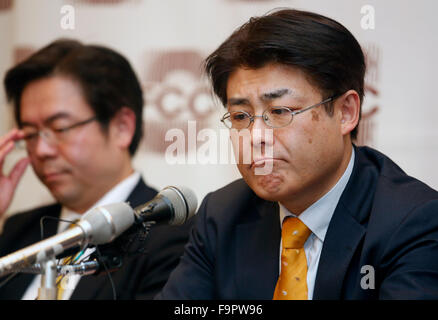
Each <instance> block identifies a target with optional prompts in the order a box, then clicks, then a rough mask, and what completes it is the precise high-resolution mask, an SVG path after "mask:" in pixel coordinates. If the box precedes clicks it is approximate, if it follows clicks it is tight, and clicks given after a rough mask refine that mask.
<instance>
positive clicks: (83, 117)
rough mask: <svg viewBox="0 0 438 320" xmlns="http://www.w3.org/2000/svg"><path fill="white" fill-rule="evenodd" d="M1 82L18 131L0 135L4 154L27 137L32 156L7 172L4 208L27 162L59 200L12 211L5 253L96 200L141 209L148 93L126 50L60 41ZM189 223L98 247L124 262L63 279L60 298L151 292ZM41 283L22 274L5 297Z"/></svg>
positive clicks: (2, 239) (0, 244)
mask: <svg viewBox="0 0 438 320" xmlns="http://www.w3.org/2000/svg"><path fill="white" fill-rule="evenodd" d="M4 83H5V88H6V93H7V96H8V98H9V100H10V101H11V102H12V104H13V107H14V114H15V119H16V122H17V124H18V128H19V129H14V130H12V131H11V132H9V133H8V134H6V135H5V136H3V137H2V138H1V139H0V162H1V163H3V160H4V158H5V156H6V155H7V154H8V153H9V152H10V151H11V150H12V148H13V145H14V144H15V143H17V142H20V141H21V142H24V144H25V148H26V149H27V152H28V158H26V159H22V160H20V161H18V162H17V164H16V166H15V167H14V168H13V169H12V170H11V173H10V174H9V176H5V175H3V174H2V175H1V176H0V190H1V193H2V197H1V198H0V214H1V213H4V212H5V211H6V209H7V207H8V206H9V204H10V201H11V199H12V195H13V193H14V190H15V187H16V185H17V184H18V181H19V179H20V177H21V175H22V174H23V172H24V170H25V168H26V166H27V164H28V163H29V162H30V163H31V165H32V168H33V170H34V171H35V173H36V175H37V176H38V178H39V179H40V180H41V182H42V183H43V184H44V185H45V186H46V187H47V188H48V189H49V191H50V193H51V194H52V195H53V197H54V198H55V199H56V201H57V203H56V204H54V205H50V206H44V207H41V208H36V209H34V210H31V211H29V212H25V213H22V214H15V215H12V216H11V217H10V218H9V219H8V220H7V221H6V223H5V225H4V228H3V232H2V234H1V235H0V256H5V255H7V254H9V253H11V252H14V251H16V250H19V249H21V248H23V247H26V246H28V245H31V244H33V243H35V242H37V241H39V240H41V236H40V234H41V232H42V230H41V228H40V222H41V221H42V219H43V220H44V221H42V225H43V226H44V228H43V229H44V230H43V231H44V236H45V237H49V236H52V235H54V234H56V233H57V232H62V231H63V230H65V228H66V227H68V224H66V223H63V222H59V220H56V219H47V218H45V217H47V216H48V217H49V218H50V217H52V218H61V219H64V220H69V221H74V220H76V219H79V218H80V217H81V215H82V214H83V213H85V212H86V211H88V210H90V209H92V208H94V207H96V206H99V205H105V204H109V203H115V202H124V201H128V202H129V203H130V205H131V206H133V207H135V206H137V205H139V204H142V203H145V202H147V201H149V200H151V199H152V198H153V197H154V196H155V195H156V193H157V192H156V190H154V189H153V188H151V187H149V186H147V185H146V184H145V182H144V180H143V179H142V177H141V175H140V173H139V172H137V171H136V170H135V169H134V168H133V165H132V161H131V160H132V157H133V155H134V153H135V151H136V150H137V148H138V145H139V142H140V139H141V137H142V133H143V125H142V117H143V113H142V110H143V93H142V89H141V86H140V83H139V81H138V79H137V77H136V75H135V73H134V71H133V69H132V67H131V66H130V64H129V62H128V61H127V60H126V59H125V58H124V57H123V56H121V55H120V54H119V53H117V52H115V51H113V50H111V49H108V48H105V47H102V46H94V45H84V44H81V43H80V42H77V41H74V40H67V39H66V40H58V41H55V42H53V43H51V44H50V45H48V46H47V47H45V48H43V49H41V50H39V51H38V52H36V53H35V54H33V55H32V56H31V57H29V58H28V59H27V60H25V61H23V62H21V63H20V64H18V65H17V66H15V67H13V68H12V69H11V70H9V71H8V73H7V74H6V77H5V81H4ZM189 226H190V223H188V224H187V225H185V226H182V227H171V226H154V227H152V228H151V230H150V232H149V234H148V236H147V237H146V238H145V239H142V236H141V235H139V234H138V233H137V234H135V233H131V232H130V231H129V232H126V233H125V234H123V235H121V236H120V237H119V238H118V239H116V240H115V241H114V242H113V243H110V244H108V245H104V246H99V252H100V253H101V255H102V256H104V257H106V255H107V260H108V261H110V259H113V258H116V259H123V261H122V265H121V267H120V266H119V265H117V266H114V267H115V269H118V270H117V271H115V272H111V274H110V276H111V279H110V278H109V276H108V274H105V273H102V274H101V275H98V276H87V277H82V278H81V277H80V276H77V275H74V276H71V277H67V278H68V279H69V281H65V280H66V279H67V278H65V279H63V282H62V283H58V286H60V285H63V287H62V288H58V289H59V292H62V294H61V295H60V296H59V297H58V299H113V298H117V299H140V298H144V299H148V298H151V297H153V296H154V295H155V294H156V293H157V292H158V291H159V290H160V288H161V287H162V286H163V285H164V283H165V281H166V279H167V277H168V275H169V273H170V271H171V270H172V269H173V267H174V266H175V265H176V264H177V263H178V261H179V257H180V255H181V254H182V250H183V246H184V244H185V242H186V241H187V237H188V231H187V229H188V228H189ZM128 243H129V244H130V245H129V246H128ZM2 280H5V279H4V278H3V279H2ZM2 282H3V281H2ZM39 286H40V277H34V276H33V275H29V274H18V275H16V276H13V277H12V278H11V279H10V280H8V281H5V283H3V284H2V286H1V287H0V299H35V298H36V297H37V289H38V287H39Z"/></svg>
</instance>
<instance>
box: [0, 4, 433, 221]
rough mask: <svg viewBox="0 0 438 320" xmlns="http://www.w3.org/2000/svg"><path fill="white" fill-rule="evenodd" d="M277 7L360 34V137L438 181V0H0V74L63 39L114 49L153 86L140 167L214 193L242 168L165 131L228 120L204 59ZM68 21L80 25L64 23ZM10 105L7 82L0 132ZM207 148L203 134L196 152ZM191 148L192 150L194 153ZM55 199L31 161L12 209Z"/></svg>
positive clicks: (8, 124) (149, 175) (159, 183)
mask: <svg viewBox="0 0 438 320" xmlns="http://www.w3.org/2000/svg"><path fill="white" fill-rule="evenodd" d="M66 5H71V6H72V8H73V9H74V21H72V20H66V17H67V14H66V13H65V12H63V13H62V12H61V9H62V8H63V7H64V6H66ZM366 5H368V6H371V7H372V9H373V10H374V18H375V20H374V22H375V25H374V29H366V28H364V25H363V24H361V21H362V23H363V19H364V16H365V15H367V14H369V13H370V11H367V12H366V13H361V9H362V8H363V7H364V6H366ZM276 7H293V8H297V9H305V10H310V11H315V12H318V13H321V14H324V15H327V16H330V17H332V18H334V19H336V20H338V21H340V22H341V23H343V24H344V25H345V26H346V27H347V28H348V29H349V30H350V31H351V32H352V33H353V34H354V35H355V36H356V37H357V39H358V40H359V42H360V43H361V44H362V46H363V48H364V49H365V51H366V52H367V60H368V74H367V78H366V80H367V81H366V82H367V92H366V98H365V104H364V107H363V113H364V121H363V128H362V130H361V134H360V143H361V144H368V145H371V146H373V147H376V148H377V149H379V150H381V151H382V152H384V153H386V154H387V155H389V156H390V157H391V158H392V159H393V160H395V161H396V162H397V163H398V164H399V165H400V166H401V167H402V169H404V170H405V171H406V172H407V173H408V174H410V175H413V176H415V177H417V178H419V179H421V180H423V181H425V182H426V183H427V184H429V185H430V186H432V187H434V188H435V189H438V171H437V170H436V169H435V165H436V164H437V163H438V161H437V160H438V131H437V130H436V122H437V119H438V108H437V102H436V101H437V100H436V99H437V97H436V95H435V90H436V88H435V85H436V80H435V77H436V75H437V74H438V67H437V63H436V62H435V59H436V57H438V40H437V37H436V31H437V30H438V20H436V19H435V14H436V12H437V10H438V2H436V1H429V0H417V1H415V2H412V1H409V0H403V1H401V0H385V1H381V0H380V1H377V0H374V1H372V0H369V1H361V0H331V1H326V0H289V1H276V0H257V1H249V0H246V1H245V0H184V1H181V0H69V1H67V0H65V1H64V0H0V45H1V50H0V77H1V79H2V81H3V77H4V74H5V72H6V70H7V69H8V68H10V67H11V66H12V65H13V64H14V63H16V62H17V61H19V60H21V59H23V58H24V57H26V56H27V55H28V54H29V53H30V52H32V51H34V50H37V49H39V48H41V47H42V46H44V45H46V44H48V43H49V42H51V41H53V40H55V39H56V38H59V37H69V38H76V39H79V40H81V41H84V42H86V43H97V44H103V45H106V46H109V47H111V48H114V49H116V50H118V51H119V52H121V53H122V54H124V55H125V56H126V57H127V58H128V59H129V60H130V62H131V63H132V64H133V66H134V67H135V69H136V71H137V74H138V76H139V78H140V79H141V81H142V84H143V86H144V88H145V99H146V105H145V107H146V109H145V111H146V112H145V117H144V120H145V125H146V133H147V135H146V137H145V139H144V140H143V142H142V144H141V148H140V150H139V152H138V153H137V155H136V157H135V159H134V163H135V167H136V168H137V169H138V170H139V171H141V172H142V173H143V175H144V177H145V178H146V181H147V182H148V183H149V184H150V185H152V186H154V187H156V188H157V189H161V188H163V187H164V186H166V185H169V184H182V185H187V186H188V187H191V188H192V189H194V190H195V192H196V193H197V195H198V197H199V201H201V199H202V198H203V197H204V196H205V194H206V193H207V192H210V191H213V190H215V189H217V188H219V187H221V186H223V185H225V184H227V183H228V182H230V181H232V180H234V179H236V178H237V177H239V174H238V172H237V170H236V169H235V167H234V166H233V165H224V164H207V165H202V164H199V162H198V163H195V164H187V163H186V164H175V165H172V164H169V163H167V162H166V161H165V156H164V152H165V150H166V148H167V147H168V146H169V145H170V144H171V143H172V141H167V142H166V141H165V139H164V136H165V133H166V132H167V131H168V130H169V129H171V128H180V129H181V130H183V132H185V133H187V132H188V123H187V121H188V120H196V121H197V122H196V123H197V131H198V132H199V131H200V130H201V129H203V128H213V129H215V130H217V129H219V128H220V123H219V118H220V115H221V114H222V113H223V112H224V111H223V109H222V108H221V106H219V105H218V104H217V103H216V104H215V103H214V102H213V101H212V99H211V96H210V95H209V89H208V84H207V82H206V80H205V78H203V77H202V74H201V72H200V66H201V63H202V59H203V58H205V57H206V55H208V54H209V53H210V52H212V51H213V50H214V49H215V48H216V47H217V46H218V45H219V44H220V43H221V42H222V41H223V40H224V39H225V38H226V37H227V36H228V35H230V34H231V32H232V31H233V30H234V29H235V28H236V27H238V26H240V25H241V24H242V23H244V22H245V21H246V20H247V19H248V18H249V17H251V16H254V15H261V14H263V13H266V12H267V11H269V10H271V9H273V8H276ZM64 8H65V7H64ZM69 13H70V11H69ZM68 17H70V16H68ZM367 17H369V16H367ZM61 22H64V25H61ZM72 22H74V29H67V30H65V29H63V28H62V26H64V27H65V26H66V25H65V23H67V25H68V26H72ZM368 22H369V21H368ZM10 109H11V108H10V107H9V106H7V104H6V101H5V97H4V91H3V89H2V90H0V135H2V134H4V133H6V132H7V131H8V130H10V129H11V128H12V127H13V126H14V124H13V121H12V116H11V110H10ZM200 146H202V142H198V145H197V149H198V150H199V147H200ZM193 150H195V152H196V148H195V149H191V150H188V153H187V156H188V158H187V160H189V158H190V156H191V155H192V156H193V154H194V153H193ZM20 156H23V154H22V153H20V152H19V151H15V152H14V153H13V154H12V155H11V156H10V157H8V158H7V161H6V164H5V171H6V172H7V171H8V170H10V168H11V166H12V165H13V163H14V162H15V161H16V159H18V158H19V157H20ZM51 201H52V199H51V197H50V194H49V193H48V192H47V190H46V189H45V187H44V186H43V185H42V184H40V183H39V181H38V180H37V179H36V177H35V176H34V174H33V172H32V170H31V169H28V170H27V172H26V174H25V177H24V178H23V181H22V182H21V183H20V186H19V188H18V190H17V193H16V196H15V198H14V201H13V203H12V205H11V207H10V209H9V211H8V213H9V214H11V213H15V212H17V211H19V210H23V209H27V208H31V207H34V206H36V205H39V204H43V203H48V202H51Z"/></svg>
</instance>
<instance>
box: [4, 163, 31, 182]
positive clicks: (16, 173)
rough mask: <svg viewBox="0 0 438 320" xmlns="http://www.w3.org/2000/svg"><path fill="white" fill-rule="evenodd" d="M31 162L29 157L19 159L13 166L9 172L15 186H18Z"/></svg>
mask: <svg viewBox="0 0 438 320" xmlns="http://www.w3.org/2000/svg"><path fill="white" fill-rule="evenodd" d="M29 163H30V159H29V158H23V159H21V160H20V161H18V162H17V163H16V164H15V166H14V167H13V168H12V170H11V173H10V174H9V179H10V181H11V182H12V185H13V188H14V189H15V188H16V187H17V184H18V182H19V181H20V179H21V177H22V176H23V174H24V171H26V168H27V165H28V164H29Z"/></svg>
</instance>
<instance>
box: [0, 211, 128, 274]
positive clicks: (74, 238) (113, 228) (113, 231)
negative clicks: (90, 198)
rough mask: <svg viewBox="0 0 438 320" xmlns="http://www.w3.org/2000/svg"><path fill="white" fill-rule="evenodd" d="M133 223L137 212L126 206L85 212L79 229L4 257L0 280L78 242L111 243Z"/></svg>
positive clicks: (57, 253) (0, 260)
mask: <svg viewBox="0 0 438 320" xmlns="http://www.w3.org/2000/svg"><path fill="white" fill-rule="evenodd" d="M134 221H135V216H134V211H133V209H132V208H131V207H130V206H129V205H128V204H126V203H113V204H109V205H105V206H101V207H97V208H94V209H92V210H90V211H88V212H86V213H85V214H84V215H83V217H82V218H81V220H80V221H79V222H78V223H77V224H76V226H74V227H72V228H69V229H68V230H66V231H64V232H62V233H60V234H58V235H55V236H53V237H50V238H48V239H46V240H43V241H40V242H37V243H35V244H33V245H30V246H28V247H26V248H23V249H21V250H18V251H16V252H14V253H11V254H9V255H7V256H5V257H3V258H1V259H0V277H1V276H3V275H5V274H8V273H10V272H13V271H15V270H19V269H22V268H25V267H27V266H29V265H31V264H34V263H40V262H44V261H46V260H48V259H50V258H52V257H55V256H57V255H59V254H60V253H62V252H64V250H66V249H69V248H71V247H74V246H77V245H78V244H79V243H81V244H92V245H100V244H104V243H107V242H111V241H113V240H114V239H115V238H116V237H117V236H119V235H120V234H121V233H123V232H124V231H125V230H127V229H128V228H129V227H130V226H131V225H132V224H133V223H134Z"/></svg>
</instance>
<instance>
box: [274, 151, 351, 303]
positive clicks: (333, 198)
mask: <svg viewBox="0 0 438 320" xmlns="http://www.w3.org/2000/svg"><path fill="white" fill-rule="evenodd" d="M353 164H354V149H353V152H352V154H351V158H350V162H349V163H348V166H347V169H346V170H345V172H344V174H343V175H342V177H341V178H340V179H339V181H338V182H337V183H336V185H335V186H334V187H333V188H332V189H330V191H329V192H327V193H326V194H325V195H324V196H322V197H321V198H320V199H319V200H318V201H316V202H315V203H314V204H312V205H311V206H310V207H309V208H307V209H306V210H304V211H303V212H302V213H301V214H300V215H299V217H298V218H299V219H300V220H301V221H302V222H303V223H304V224H305V225H306V226H307V227H308V228H309V229H310V230H311V231H312V233H311V234H310V236H309V238H307V240H306V242H305V243H304V252H305V254H306V259H307V289H308V297H307V298H308V299H309V300H312V298H313V289H314V287H315V278H316V272H317V271H318V265H319V258H320V256H321V250H322V246H323V244H324V239H325V234H326V233H327V229H328V226H329V223H330V220H331V219H332V216H333V213H334V212H335V209H336V206H337V205H338V202H339V199H340V197H341V195H342V192H343V191H344V189H345V186H346V185H347V182H348V180H349V179H350V176H351V172H352V171H353ZM279 205H280V226H282V225H283V220H284V218H286V217H287V216H293V217H296V215H294V214H293V213H291V212H290V211H289V210H287V209H286V208H285V207H284V206H283V205H282V204H281V203H279ZM281 251H282V247H281V244H280V263H279V265H280V272H281Z"/></svg>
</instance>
